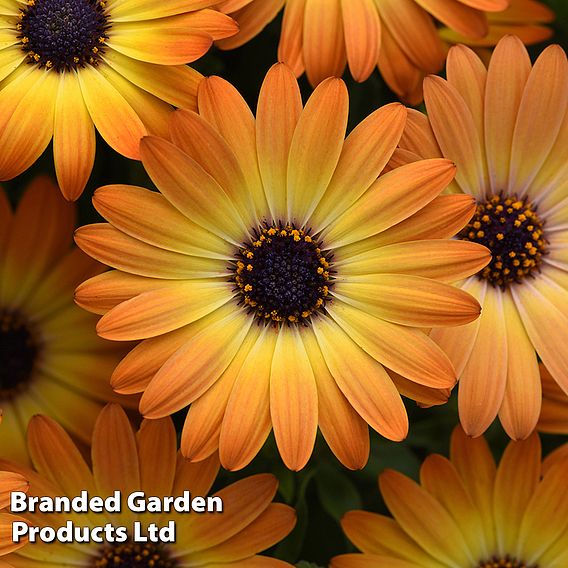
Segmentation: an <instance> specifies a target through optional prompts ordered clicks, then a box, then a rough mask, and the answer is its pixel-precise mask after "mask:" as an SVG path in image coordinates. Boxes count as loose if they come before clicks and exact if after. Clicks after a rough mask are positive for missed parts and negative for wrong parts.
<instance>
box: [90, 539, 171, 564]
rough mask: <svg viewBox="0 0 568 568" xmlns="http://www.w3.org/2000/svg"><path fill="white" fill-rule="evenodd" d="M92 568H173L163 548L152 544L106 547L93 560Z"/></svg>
mask: <svg viewBox="0 0 568 568" xmlns="http://www.w3.org/2000/svg"><path fill="white" fill-rule="evenodd" d="M93 566H94V568H114V567H120V568H175V566H177V562H176V561H175V560H171V559H169V558H168V555H167V553H166V551H165V550H164V549H163V548H158V547H156V546H155V545H153V544H138V543H132V544H131V543H127V544H121V545H115V546H109V547H106V548H105V549H104V550H103V553H102V554H101V556H100V557H99V558H98V559H97V560H95V563H94V565H93Z"/></svg>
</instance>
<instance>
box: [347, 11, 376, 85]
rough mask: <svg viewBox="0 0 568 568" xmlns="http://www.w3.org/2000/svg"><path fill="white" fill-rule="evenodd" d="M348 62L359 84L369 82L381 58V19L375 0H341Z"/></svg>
mask: <svg viewBox="0 0 568 568" xmlns="http://www.w3.org/2000/svg"><path fill="white" fill-rule="evenodd" d="M341 10H342V15H343V31H344V34H345V49H346V52H347V63H348V64H349V70H350V71H351V75H352V76H353V78H354V79H355V81H358V82H359V83H361V82H363V81H366V80H367V79H368V78H369V76H370V75H371V73H372V72H373V70H374V69H375V67H376V66H377V62H378V60H379V50H380V45H381V21H380V19H379V13H378V11H377V6H376V4H375V2H374V1H373V0H341Z"/></svg>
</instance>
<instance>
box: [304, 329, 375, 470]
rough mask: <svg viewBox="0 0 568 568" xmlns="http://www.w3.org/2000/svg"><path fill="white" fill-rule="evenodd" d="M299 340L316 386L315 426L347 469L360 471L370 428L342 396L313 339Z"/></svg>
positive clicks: (308, 336)
mask: <svg viewBox="0 0 568 568" xmlns="http://www.w3.org/2000/svg"><path fill="white" fill-rule="evenodd" d="M302 340H303V341H304V345H305V347H306V352H307V353H308V356H309V358H310V364H311V366H312V369H313V373H314V377H315V380H316V384H317V395H318V422H319V427H320V429H321V433H322V434H323V437H324V438H325V441H326V442H327V443H328V444H329V447H330V448H331V451H332V452H333V453H334V454H335V456H336V457H337V459H339V461H340V462H341V463H342V464H343V465H344V466H345V467H348V468H349V469H363V467H365V464H366V463H367V460H368V459H369V447H370V446H369V428H368V426H367V423H366V422H365V421H364V420H363V419H362V418H361V417H360V416H359V414H357V412H356V411H355V409H354V408H353V407H352V406H351V404H350V403H349V401H348V400H347V399H346V398H345V396H344V394H343V393H342V392H341V390H340V389H339V387H338V386H337V383H336V382H335V380H334V378H333V376H332V375H331V373H330V372H329V369H328V367H327V365H326V362H325V358H324V356H323V353H322V352H321V349H320V347H319V345H318V343H317V339H316V337H315V335H314V334H313V333H311V332H309V333H308V332H307V333H305V334H304V335H303V337H302Z"/></svg>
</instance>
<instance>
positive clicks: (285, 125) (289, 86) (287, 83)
mask: <svg viewBox="0 0 568 568" xmlns="http://www.w3.org/2000/svg"><path fill="white" fill-rule="evenodd" d="M301 113H302V96H301V94H300V88H299V86H298V82H297V81H296V79H295V77H294V75H293V74H292V72H291V70H290V69H289V68H288V67H287V66H286V65H283V64H281V63H277V64H276V65H274V66H273V67H272V68H271V69H270V71H269V72H268V73H267V75H266V78H265V79H264V82H263V84H262V88H261V90H260V95H259V98H258V106H257V110H256V117H257V118H256V143H257V150H258V165H259V168H260V173H261V176H262V181H263V184H264V187H265V191H266V198H267V200H268V205H269V207H270V212H271V213H272V217H273V218H274V219H283V218H285V217H286V215H287V207H286V185H287V176H288V156H289V154H290V145H291V143H292V138H293V136H294V131H295V130H296V125H297V124H298V120H299V118H300V115H301Z"/></svg>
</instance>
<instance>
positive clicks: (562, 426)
mask: <svg viewBox="0 0 568 568" xmlns="http://www.w3.org/2000/svg"><path fill="white" fill-rule="evenodd" d="M539 368H540V378H541V380H542V409H541V411H540V417H539V419H538V424H537V428H538V429H539V430H540V431H541V432H548V433H551V434H568V395H567V394H566V393H565V392H564V391H563V390H562V389H561V388H560V387H559V386H558V383H557V382H556V381H555V380H554V378H553V377H552V375H551V374H550V372H549V371H548V369H547V368H546V367H545V366H544V365H543V364H542V363H541V364H540V365H539Z"/></svg>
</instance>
